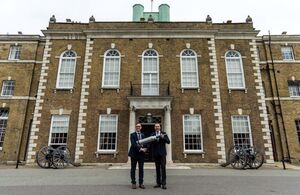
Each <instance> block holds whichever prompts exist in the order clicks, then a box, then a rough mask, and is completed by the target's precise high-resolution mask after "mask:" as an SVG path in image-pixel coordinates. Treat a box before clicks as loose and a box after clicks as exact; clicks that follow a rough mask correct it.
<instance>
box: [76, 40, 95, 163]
mask: <svg viewBox="0 0 300 195" xmlns="http://www.w3.org/2000/svg"><path fill="white" fill-rule="evenodd" d="M93 43H94V41H92V40H91V38H90V37H87V39H86V46H85V48H86V49H85V57H84V64H83V76H82V86H81V95H80V107H79V116H78V126H77V137H76V149H75V162H76V163H82V162H83V158H82V155H83V147H84V139H85V134H84V132H85V125H86V119H84V117H86V115H87V114H86V110H87V102H88V95H89V92H88V90H89V82H90V78H89V75H90V74H91V73H90V69H91V66H90V63H91V61H92V60H91V57H92V55H93V51H92V50H93V47H92V45H93Z"/></svg>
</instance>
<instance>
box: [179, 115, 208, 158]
mask: <svg viewBox="0 0 300 195" xmlns="http://www.w3.org/2000/svg"><path fill="white" fill-rule="evenodd" d="M185 116H198V117H199V127H200V139H201V140H200V141H201V150H187V149H185V124H184V123H185V120H184V117H185ZM182 131H183V136H182V137H183V152H184V153H203V131H202V120H201V115H200V114H193V115H191V114H184V115H182Z"/></svg>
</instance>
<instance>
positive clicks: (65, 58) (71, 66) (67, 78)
mask: <svg viewBox="0 0 300 195" xmlns="http://www.w3.org/2000/svg"><path fill="white" fill-rule="evenodd" d="M76 57H77V55H76V53H75V52H74V51H72V50H68V51H65V52H64V53H62V54H61V56H60V60H59V67H58V76H57V82H56V88H61V89H71V88H73V87H74V78H75V68H76Z"/></svg>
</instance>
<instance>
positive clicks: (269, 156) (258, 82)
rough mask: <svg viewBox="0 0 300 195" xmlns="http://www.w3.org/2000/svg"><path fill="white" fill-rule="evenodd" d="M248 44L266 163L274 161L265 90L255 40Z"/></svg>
mask: <svg viewBox="0 0 300 195" xmlns="http://www.w3.org/2000/svg"><path fill="white" fill-rule="evenodd" d="M249 45H250V46H252V49H250V50H251V53H252V55H251V56H252V60H253V61H252V62H253V65H254V66H253V71H254V73H256V75H257V76H255V77H256V78H255V86H256V92H257V97H258V105H259V111H260V118H261V121H260V123H261V126H262V132H263V139H264V148H265V156H266V162H267V163H274V159H273V149H272V145H271V143H272V142H271V136H270V132H269V131H266V130H269V129H270V128H269V123H268V115H267V114H266V109H267V108H266V101H265V92H264V89H263V87H262V78H261V72H260V68H259V66H260V65H259V58H258V51H257V45H256V40H255V39H252V42H250V43H249ZM254 62H255V63H254Z"/></svg>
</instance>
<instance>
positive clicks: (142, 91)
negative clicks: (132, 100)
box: [130, 82, 170, 96]
mask: <svg viewBox="0 0 300 195" xmlns="http://www.w3.org/2000/svg"><path fill="white" fill-rule="evenodd" d="M130 95H131V96H170V82H169V83H168V84H160V83H159V84H148V83H144V84H133V83H132V82H130Z"/></svg>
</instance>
